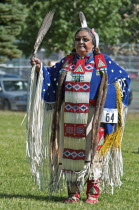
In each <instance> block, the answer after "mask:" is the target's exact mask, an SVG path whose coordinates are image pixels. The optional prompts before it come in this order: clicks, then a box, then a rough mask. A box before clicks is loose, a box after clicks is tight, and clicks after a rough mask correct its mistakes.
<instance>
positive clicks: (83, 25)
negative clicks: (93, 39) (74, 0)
mask: <svg viewBox="0 0 139 210" xmlns="http://www.w3.org/2000/svg"><path fill="white" fill-rule="evenodd" d="M79 18H80V22H81V27H82V28H87V21H86V18H85V16H84V14H83V12H79Z"/></svg>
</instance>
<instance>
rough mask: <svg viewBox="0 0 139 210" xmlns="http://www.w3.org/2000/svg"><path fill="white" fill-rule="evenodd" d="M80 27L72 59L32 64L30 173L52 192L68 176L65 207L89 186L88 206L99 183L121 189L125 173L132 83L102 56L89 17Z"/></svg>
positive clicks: (29, 119)
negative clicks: (123, 148)
mask: <svg viewBox="0 0 139 210" xmlns="http://www.w3.org/2000/svg"><path fill="white" fill-rule="evenodd" d="M81 24H82V27H81V28H80V29H79V30H78V31H77V32H76V33H75V37H74V43H75V48H74V49H73V50H72V52H71V54H70V55H67V56H66V57H64V58H63V59H62V60H61V61H60V62H58V63H56V64H55V65H54V66H52V67H45V66H43V65H42V63H41V61H40V60H39V59H38V58H34V59H32V60H31V64H32V65H35V69H36V71H35V73H34V79H33V82H34V83H33V82H32V84H31V88H32V89H31V93H30V94H31V96H30V104H29V109H28V138H27V153H28V156H29V157H30V160H31V170H32V174H33V175H34V177H35V179H36V180H37V182H38V184H39V186H40V188H44V187H45V186H46V185H45V183H46V182H48V180H49V190H50V192H53V191H56V190H57V189H58V188H60V182H61V181H60V180H61V179H62V177H63V176H62V175H64V179H65V180H66V183H67V187H68V198H67V199H66V200H65V203H69V202H78V201H79V200H80V193H81V191H82V189H83V186H84V185H85V183H86V184H87V189H86V196H87V199H86V202H87V203H97V202H98V197H99V195H100V185H101V186H103V188H105V189H106V187H108V186H111V187H112V189H113V187H114V186H120V185H121V180H120V177H121V175H122V173H123V161H122V154H121V140H122V136H123V129H124V122H125V115H126V112H127V106H128V97H129V83H130V79H129V76H128V74H127V72H126V71H125V70H124V69H122V68H121V67H120V66H119V65H117V64H116V63H115V62H114V61H113V60H112V59H111V58H110V57H109V56H108V55H104V54H102V53H100V51H99V37H98V34H97V33H96V32H95V31H94V29H90V28H88V26H87V23H86V20H85V18H84V19H83V21H81ZM35 78H36V79H35ZM36 81H37V82H36ZM36 84H37V86H35V85H36ZM48 168H49V169H50V170H49V172H48V174H47V172H46V170H47V171H48Z"/></svg>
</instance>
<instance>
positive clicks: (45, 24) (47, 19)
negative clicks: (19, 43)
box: [33, 11, 54, 56]
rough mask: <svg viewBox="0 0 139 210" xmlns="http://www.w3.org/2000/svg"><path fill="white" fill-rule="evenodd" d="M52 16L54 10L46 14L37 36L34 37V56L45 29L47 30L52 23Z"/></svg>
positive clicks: (45, 31)
mask: <svg viewBox="0 0 139 210" xmlns="http://www.w3.org/2000/svg"><path fill="white" fill-rule="evenodd" d="M53 16H54V11H50V12H49V13H47V14H46V16H45V18H44V20H43V22H42V25H41V27H40V29H39V32H38V35H37V38H36V42H35V44H34V48H33V56H35V54H36V53H37V51H38V48H39V46H40V44H41V42H42V40H43V38H44V36H45V34H46V33H47V31H48V30H49V28H50V26H51V24H52V20H53Z"/></svg>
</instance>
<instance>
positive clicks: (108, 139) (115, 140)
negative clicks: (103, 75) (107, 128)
mask: <svg viewBox="0 0 139 210" xmlns="http://www.w3.org/2000/svg"><path fill="white" fill-rule="evenodd" d="M115 87H116V107H117V109H118V123H117V127H116V131H115V132H113V133H111V134H106V136H105V141H104V145H103V146H102V148H101V149H100V151H99V153H100V155H105V154H106V152H107V151H108V150H109V149H110V148H112V147H113V149H114V148H118V149H120V145H121V139H122V134H123V128H122V97H121V91H120V87H119V84H118V82H115Z"/></svg>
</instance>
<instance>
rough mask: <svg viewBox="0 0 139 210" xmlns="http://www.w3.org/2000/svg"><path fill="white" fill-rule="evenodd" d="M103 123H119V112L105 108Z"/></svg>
mask: <svg viewBox="0 0 139 210" xmlns="http://www.w3.org/2000/svg"><path fill="white" fill-rule="evenodd" d="M101 122H103V123H117V122H118V110H117V109H108V108H104V109H103V113H102V118H101Z"/></svg>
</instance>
